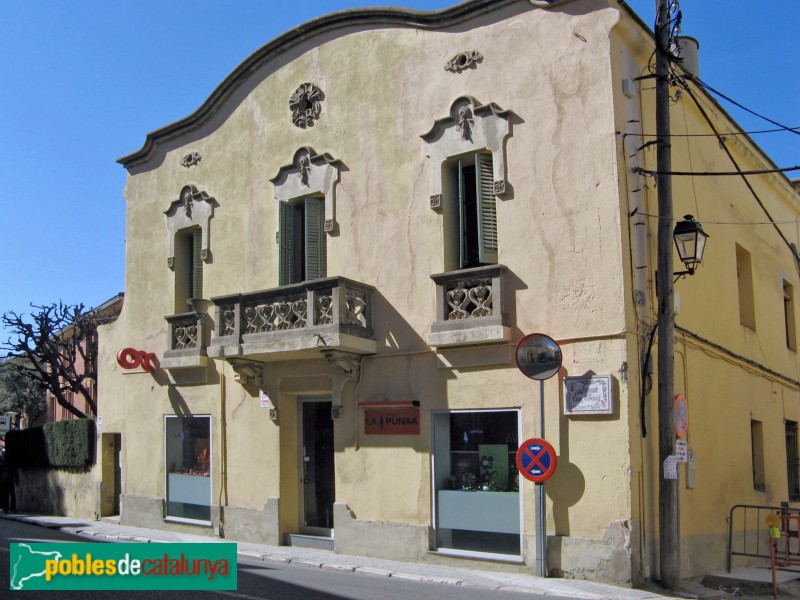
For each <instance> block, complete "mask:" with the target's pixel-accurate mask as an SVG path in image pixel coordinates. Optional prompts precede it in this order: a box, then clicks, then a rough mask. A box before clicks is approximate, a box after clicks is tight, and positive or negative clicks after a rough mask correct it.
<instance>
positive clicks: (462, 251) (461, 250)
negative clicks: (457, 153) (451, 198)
mask: <svg viewBox="0 0 800 600" xmlns="http://www.w3.org/2000/svg"><path fill="white" fill-rule="evenodd" d="M463 167H464V165H463V164H462V162H461V159H459V161H458V268H459V269H463V268H464V263H465V262H466V260H467V257H466V251H467V249H466V248H465V244H464V235H465V234H466V232H465V231H464V229H465V228H466V224H465V222H464V170H463Z"/></svg>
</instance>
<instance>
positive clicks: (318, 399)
mask: <svg viewBox="0 0 800 600" xmlns="http://www.w3.org/2000/svg"><path fill="white" fill-rule="evenodd" d="M315 403H326V404H328V406H329V407H331V408H332V407H333V399H332V397H331V396H328V395H325V396H317V395H314V396H298V398H297V408H298V411H297V413H298V414H297V470H298V479H299V481H300V489H299V490H298V492H299V493H298V495H297V500H298V529H299V532H300V533H301V534H303V535H313V536H322V537H330V538H332V537H333V532H334V528H333V527H331V528H330V529H328V528H327V527H315V526H312V525H306V524H305V521H306V494H305V485H306V483H305V478H304V477H303V473H304V470H303V467H304V462H305V461H304V458H305V457H304V454H305V452H304V444H303V441H304V438H303V434H304V429H303V425H304V423H303V420H304V419H303V405H304V404H315ZM328 418H329V420H330V427H331V439H332V441H333V440H334V436H335V428H334V422H333V419H332V418H331V417H330V412H329V413H328ZM334 448H335V443H333V444H331V454H332V463H333V466H332V469H331V473H330V476H331V479H332V485H333V502H331V510H333V504H334V503H335V502H336V453H335V451H334ZM331 521H333V517H332V516H331ZM332 524H333V523H332Z"/></svg>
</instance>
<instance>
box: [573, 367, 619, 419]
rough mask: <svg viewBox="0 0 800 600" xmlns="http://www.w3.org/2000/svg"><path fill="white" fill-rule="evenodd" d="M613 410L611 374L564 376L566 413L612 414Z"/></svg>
mask: <svg viewBox="0 0 800 600" xmlns="http://www.w3.org/2000/svg"><path fill="white" fill-rule="evenodd" d="M613 412H614V395H613V389H612V378H611V375H592V376H589V377H565V378H564V414H565V415H610V414H613Z"/></svg>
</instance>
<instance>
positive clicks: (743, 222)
mask: <svg viewBox="0 0 800 600" xmlns="http://www.w3.org/2000/svg"><path fill="white" fill-rule="evenodd" d="M636 215H642V216H643V217H650V218H652V219H667V220H669V221H676V222H677V221H682V220H683V219H677V218H675V217H662V216H661V215H654V214H651V213H646V212H641V211H640V210H638V209H634V211H633V212H632V213H631V214H630V215H629V216H630V217H635V216H636ZM797 224H800V220H792V221H706V220H705V219H703V225H797Z"/></svg>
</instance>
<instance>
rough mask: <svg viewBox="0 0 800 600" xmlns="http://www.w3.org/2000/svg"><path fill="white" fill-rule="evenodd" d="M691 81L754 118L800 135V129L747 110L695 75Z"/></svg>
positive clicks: (690, 76)
mask: <svg viewBox="0 0 800 600" xmlns="http://www.w3.org/2000/svg"><path fill="white" fill-rule="evenodd" d="M689 79H691V80H692V81H694V82H695V83H696V84H697V85H699V86H701V87H704V88H705V89H707V90H708V91H709V92H711V93H713V94H716V95H717V96H719V97H720V98H724V99H725V100H727V101H728V102H730V103H731V104H734V105H736V106H738V107H739V108H741V109H742V110H744V111H747V112H749V113H750V114H751V115H754V116H756V117H758V118H759V119H763V120H765V121H767V122H768V123H772V124H773V125H777V126H778V127H780V128H781V129H782V130H784V131H790V132H791V133H794V134H797V135H800V128H798V127H788V126H787V125H784V124H783V123H779V122H778V121H775V120H773V119H770V118H769V117H765V116H764V115H762V114H759V113H757V112H756V111H754V110H751V109H749V108H747V107H746V106H744V105H743V104H740V103H739V102H737V101H736V100H734V99H733V98H730V97H728V96H726V95H725V94H723V93H722V92H720V91H719V90H716V89H714V88H713V87H711V86H710V85H708V84H707V83H706V82H705V81H703V80H701V79H700V78H699V77H695V76H693V75H689Z"/></svg>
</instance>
